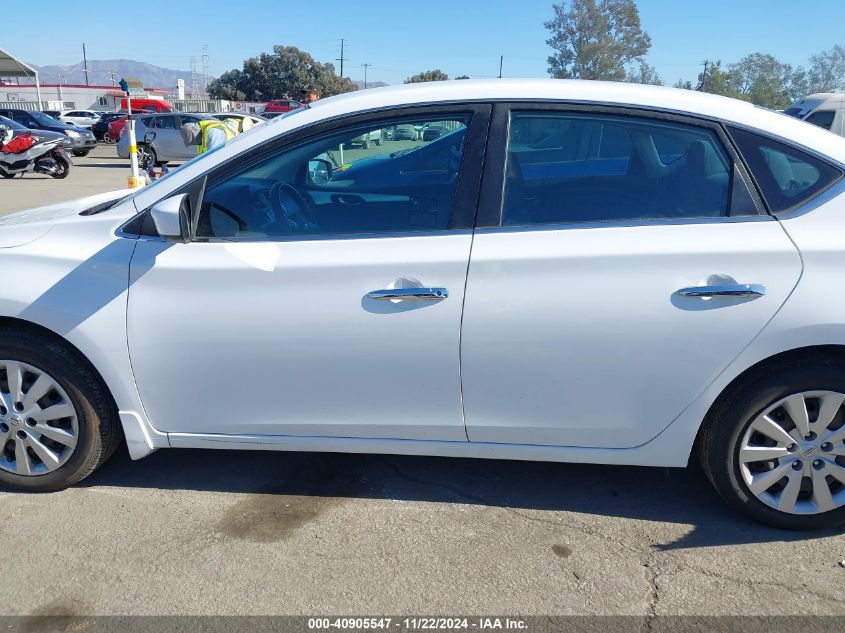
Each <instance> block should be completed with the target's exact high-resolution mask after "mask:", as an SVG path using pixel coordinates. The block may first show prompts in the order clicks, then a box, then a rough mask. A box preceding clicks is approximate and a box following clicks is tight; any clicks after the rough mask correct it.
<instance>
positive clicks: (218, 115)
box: [205, 112, 267, 131]
mask: <svg viewBox="0 0 845 633" xmlns="http://www.w3.org/2000/svg"><path fill="white" fill-rule="evenodd" d="M205 114H207V115H208V116H211V117H214V118H215V119H219V120H220V121H225V120H226V119H235V120H238V121H242V120H244V119H249V121H250V123H251V126H250V127H255V126H256V125H259V124H261V123H267V119H265V118H264V117H262V116H259V115H257V114H243V113H240V112H206V113H205ZM241 127H243V124H241ZM240 131H243V130H240Z"/></svg>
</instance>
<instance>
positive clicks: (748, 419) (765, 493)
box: [699, 359, 845, 530]
mask: <svg viewBox="0 0 845 633" xmlns="http://www.w3.org/2000/svg"><path fill="white" fill-rule="evenodd" d="M843 404H845V363H843V362H842V361H839V360H834V359H829V360H813V359H807V360H805V361H800V362H797V361H792V362H789V363H782V364H780V365H777V366H774V367H771V368H768V369H767V370H766V371H765V372H761V373H758V374H756V375H754V376H752V377H751V378H750V379H749V380H747V381H745V382H744V383H743V384H742V385H740V386H739V387H738V388H736V389H733V390H732V392H731V393H730V394H729V395H727V396H726V397H725V398H724V400H723V401H722V402H720V403H719V404H718V405H717V407H716V409H714V411H713V412H712V413H711V415H710V417H709V420H708V421H707V423H706V426H705V427H704V429H702V436H701V438H700V442H699V456H700V458H701V462H702V465H703V467H704V470H705V472H706V473H707V476H708V477H709V478H710V480H711V482H713V485H714V486H715V487H716V489H717V490H718V491H719V494H721V496H722V497H723V498H724V499H725V501H727V503H728V505H730V506H731V507H733V508H735V509H737V510H739V511H741V512H744V513H745V514H747V515H749V516H751V517H752V518H754V519H756V520H757V521H760V522H761V523H765V524H767V525H771V526H774V527H778V528H784V529H793V530H804V529H822V528H828V527H834V526H838V525H842V524H845V408H843Z"/></svg>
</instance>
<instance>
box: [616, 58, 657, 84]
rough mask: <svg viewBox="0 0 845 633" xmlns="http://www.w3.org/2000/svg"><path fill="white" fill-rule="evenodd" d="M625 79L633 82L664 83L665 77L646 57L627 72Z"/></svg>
mask: <svg viewBox="0 0 845 633" xmlns="http://www.w3.org/2000/svg"><path fill="white" fill-rule="evenodd" d="M625 81H627V82H629V83H632V84H650V85H652V86H662V85H663V79H662V78H661V77H660V75H658V74H657V70H655V68H654V66H651V65H650V64H649V63H648V62H646V61H645V60H644V59H641V60H640V62H639V64H637V65H636V66H634V68H633V69H631V70H628V71H627V72H626V73H625Z"/></svg>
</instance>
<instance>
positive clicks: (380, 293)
mask: <svg viewBox="0 0 845 633" xmlns="http://www.w3.org/2000/svg"><path fill="white" fill-rule="evenodd" d="M411 115H413V116H419V117H421V118H424V119H429V120H460V121H463V122H464V125H465V128H466V130H465V132H464V142H463V143H461V144H460V145H459V146H457V147H456V148H455V152H456V153H454V154H453V153H448V154H446V153H444V154H440V155H439V157H438V159H437V161H439V162H432V161H433V159H432V158H431V157H430V156H428V155H425V156H423V155H420V158H421V159H422V158H426V159H427V160H428V162H427V163H426V166H427V168H428V170H429V171H432V172H436V173H437V175H438V178H437V180H436V181H432V182H431V183H430V186H429V187H428V188H427V189H423V188H420V187H419V186H418V183H417V182H416V181H413V180H412V179H410V180H409V179H408V178H406V177H403V175H402V171H401V170H398V169H391V168H389V166H388V163H389V162H390V161H391V160H393V159H391V158H390V149H389V148H382V149H381V150H380V151H382V155H383V156H384V158H383V159H381V161H380V162H377V163H375V164H373V163H372V162H371V161H369V162H364V161H365V160H367V159H371V158H374V156H373V155H370V156H364V154H363V153H362V152H361V151H360V150H358V154H357V158H356V155H355V154H354V153H353V154H345V156H344V159H345V161H346V162H347V163H351V166H350V167H348V168H347V169H341V170H340V171H338V172H337V174H336V175H337V177H338V182H340V181H341V180H344V181H351V184H350V187H352V188H354V189H355V194H354V195H356V196H359V197H360V202H359V203H357V204H354V205H349V206H345V207H344V211H345V216H344V217H343V219H342V221H341V219H339V218H336V217H333V218H332V219H331V220H329V219H327V216H325V215H320V213H319V211H318V210H317V208H316V207H317V200H315V198H314V197H312V194H313V193H314V192H315V186H316V185H318V184H319V185H322V186H326V187H328V186H330V181H329V180H328V174H329V172H328V170H327V165H328V164H329V163H327V162H323V161H329V160H330V159H329V158H325V157H326V156H328V155H334V153H335V152H338V151H339V145H340V144H342V143H343V142H344V141H345V140H346V139H349V138H353V137H354V136H357V135H359V134H360V133H361V131H362V130H361V127H362V126H364V127H366V126H370V125H373V126H375V127H382V126H384V125H387V124H389V123H390V122H391V121H393V120H394V119H396V118H400V117H407V116H411ZM488 120H489V107H487V106H477V105H469V106H464V107H460V106H455V107H440V108H437V107H433V108H422V109H419V110H408V109H402V110H399V111H389V112H384V111H382V112H377V113H371V114H367V115H363V116H360V117H355V118H352V119H345V120H343V121H334V122H331V123H328V124H324V125H323V126H321V127H319V128H316V129H315V128H311V129H308V130H304V131H302V132H300V133H299V135H298V136H296V137H293V138H291V137H287V138H283V139H280V140H279V142H278V143H276V144H271V145H269V146H265V147H261V148H256V149H255V150H253V151H250V152H247V153H246V154H245V155H243V156H242V157H241V158H240V159H237V160H231V161H227V163H226V164H225V165H221V166H219V167H218V168H217V169H216V170H215V171H214V172H212V173H211V174H209V176H208V182H207V184H206V185H205V187H204V192H203V194H202V205H201V208H200V212H199V214H198V215H197V217H196V228H195V239H194V240H193V241H192V242H190V243H187V244H173V243H168V242H164V241H162V240H159V239H155V238H154V237H153V238H146V239H140V240H139V241H138V245H137V248H136V251H135V255H134V257H133V260H132V263H131V272H130V276H131V279H130V285H129V303H128V322H127V327H128V340H129V350H130V353H131V356H132V366H133V370H134V373H135V379H136V382H137V385H138V389H139V392H140V395H141V398H142V400H143V403H144V408H145V410H146V411H147V412H148V414H149V416H150V419H151V420H152V423H153V424H154V425H155V426H156V427H157V428H159V429H161V430H163V431H168V432H170V433H172V435H171V436H170V437H171V441H173V442H177V443H178V441H179V437H180V435H179V434H182V433H201V434H224V435H231V434H236V435H243V434H253V435H297V436H331V437H359V438H360V437H367V438H387V439H415V440H449V441H463V442H465V441H466V432H465V427H464V421H463V414H462V409H461V386H460V366H459V363H460V361H459V340H460V324H461V313H462V307H463V294H464V285H465V283H466V268H467V263H468V260H469V253H470V246H471V244H472V223H473V217H474V214H475V209H476V202H477V194H478V185H479V181H480V175H481V163H482V157H483V153H484V144H485V142H486V132H487V122H488ZM398 149H399V146H397V148H396V150H398ZM414 149H417V150H419V149H423V148H422V147H421V146H417V147H415V148H414ZM356 163H357V164H359V166H358V167H357V168H356V167H355V165H356ZM342 164H346V163H341V165H342ZM402 164H403V165H404V166H405V167H408V166H409V165H410V164H411V163H410V162H407V161H403V163H402ZM315 179H316V181H318V182H315ZM365 182H366V183H367V187H369V188H371V189H373V190H374V191H385V190H389V191H390V192H391V194H390V195H392V196H394V197H396V198H397V199H402V200H405V199H409V198H415V197H417V196H423V194H425V196H424V197H426V198H427V199H428V200H431V199H434V200H435V201H436V202H435V204H437V208H436V209H432V208H430V207H425V209H424V211H422V212H421V213H417V212H416V210H415V208H414V207H413V205H410V206H404V207H403V206H394V207H393V208H392V210H391V211H392V214H391V215H389V216H388V215H385V214H384V213H383V209H382V207H381V205H380V204H379V202H380V201H379V199H378V198H377V197H376V196H373V197H370V196H368V195H366V192H365V191H363V187H364V183H365ZM356 183H357V186H355V185H356ZM197 185H198V186H201V185H202V182H198V183H197ZM335 185H337V183H335ZM200 188H201V187H200ZM378 195H382V194H381V193H379V194H378ZM196 200H197V198H194V203H195V204H196ZM432 214H433V215H434V216H435V218H436V222H435V223H432V222H431V215H432ZM372 216H375V217H376V218H377V221H376V220H373V217H372Z"/></svg>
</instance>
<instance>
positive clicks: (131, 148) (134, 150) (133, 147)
mask: <svg viewBox="0 0 845 633" xmlns="http://www.w3.org/2000/svg"><path fill="white" fill-rule="evenodd" d="M129 153H130V154H137V153H138V146H137V145H130V146H129Z"/></svg>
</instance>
